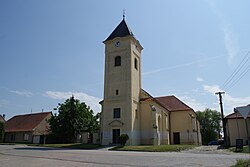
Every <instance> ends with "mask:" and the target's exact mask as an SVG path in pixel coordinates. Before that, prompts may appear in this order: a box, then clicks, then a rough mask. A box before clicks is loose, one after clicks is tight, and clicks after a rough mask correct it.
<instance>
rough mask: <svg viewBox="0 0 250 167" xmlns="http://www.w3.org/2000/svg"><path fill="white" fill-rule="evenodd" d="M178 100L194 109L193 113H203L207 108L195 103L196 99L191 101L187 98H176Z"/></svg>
mask: <svg viewBox="0 0 250 167" xmlns="http://www.w3.org/2000/svg"><path fill="white" fill-rule="evenodd" d="M178 98H179V99H180V100H181V101H183V102H184V103H185V104H187V105H188V106H189V107H191V108H192V109H194V111H204V110H205V108H207V106H205V105H204V104H201V103H199V102H197V100H196V99H193V98H191V97H189V96H178Z"/></svg>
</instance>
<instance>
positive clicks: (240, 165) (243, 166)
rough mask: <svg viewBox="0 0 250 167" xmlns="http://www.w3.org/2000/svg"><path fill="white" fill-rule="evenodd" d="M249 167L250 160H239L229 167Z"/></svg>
mask: <svg viewBox="0 0 250 167" xmlns="http://www.w3.org/2000/svg"><path fill="white" fill-rule="evenodd" d="M248 166H250V159H246V160H243V159H240V160H238V161H237V163H236V164H235V165H233V166H231V167H248Z"/></svg>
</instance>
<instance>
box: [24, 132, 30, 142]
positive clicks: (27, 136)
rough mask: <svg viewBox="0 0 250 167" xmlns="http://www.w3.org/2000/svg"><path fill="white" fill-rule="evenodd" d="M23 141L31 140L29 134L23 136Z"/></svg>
mask: <svg viewBox="0 0 250 167" xmlns="http://www.w3.org/2000/svg"><path fill="white" fill-rule="evenodd" d="M23 140H25V141H27V140H29V134H27V133H25V134H24V136H23Z"/></svg>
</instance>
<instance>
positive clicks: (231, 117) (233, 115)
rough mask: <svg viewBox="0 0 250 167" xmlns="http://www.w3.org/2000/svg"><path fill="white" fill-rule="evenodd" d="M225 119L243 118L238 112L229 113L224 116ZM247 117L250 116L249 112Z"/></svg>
mask: <svg viewBox="0 0 250 167" xmlns="http://www.w3.org/2000/svg"><path fill="white" fill-rule="evenodd" d="M225 118H226V119H236V118H237V119H243V116H241V114H240V113H239V112H236V113H232V114H229V115H227V116H226V117H225ZM247 118H250V112H249V113H248V116H247Z"/></svg>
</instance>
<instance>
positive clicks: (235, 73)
mask: <svg viewBox="0 0 250 167" xmlns="http://www.w3.org/2000/svg"><path fill="white" fill-rule="evenodd" d="M249 53H250V50H249V51H248V52H247V53H246V55H245V56H244V58H243V59H242V61H241V62H240V64H239V65H238V66H237V67H236V69H235V70H234V72H233V73H232V74H231V75H230V76H229V77H228V78H227V80H226V81H225V82H224V84H223V85H222V87H223V88H224V89H225V88H226V87H227V85H228V84H229V83H230V82H231V81H232V80H233V79H234V77H235V76H236V75H237V74H238V73H239V72H240V70H241V69H242V68H243V67H244V65H245V64H246V63H247V62H248V60H249V59H250V57H248V55H249ZM245 59H246V60H245Z"/></svg>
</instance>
